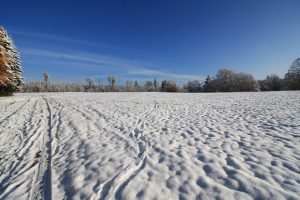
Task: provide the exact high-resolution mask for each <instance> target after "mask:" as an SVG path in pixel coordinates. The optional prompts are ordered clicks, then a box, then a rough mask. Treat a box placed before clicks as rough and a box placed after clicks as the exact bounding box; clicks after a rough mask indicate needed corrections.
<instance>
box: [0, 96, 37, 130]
mask: <svg viewBox="0 0 300 200" xmlns="http://www.w3.org/2000/svg"><path fill="white" fill-rule="evenodd" d="M30 99H31V98H29V99H28V100H27V101H26V102H25V103H24V104H22V106H20V107H19V108H17V109H16V110H15V111H13V112H12V113H10V114H8V115H7V116H5V117H3V118H2V119H0V125H2V123H3V122H5V121H7V120H8V119H9V118H10V117H11V116H13V115H14V114H16V113H17V112H19V111H20V110H21V109H22V108H24V106H25V105H26V104H27V103H28V102H29V101H30Z"/></svg>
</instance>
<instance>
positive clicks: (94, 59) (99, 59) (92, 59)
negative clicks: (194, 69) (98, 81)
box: [21, 48, 153, 67]
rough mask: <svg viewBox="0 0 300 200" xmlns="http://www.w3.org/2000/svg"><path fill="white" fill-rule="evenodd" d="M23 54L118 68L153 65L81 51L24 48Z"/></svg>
mask: <svg viewBox="0 0 300 200" xmlns="http://www.w3.org/2000/svg"><path fill="white" fill-rule="evenodd" d="M21 53H22V55H27V56H36V57H44V58H53V59H57V60H62V61H64V62H65V61H77V62H85V63H92V64H101V65H109V66H118V67H142V66H149V65H153V64H152V63H151V62H148V61H143V60H134V59H127V58H120V57H115V56H109V55H103V54H95V53H88V52H80V51H76V52H59V51H50V50H45V49H36V48H23V49H22V51H21Z"/></svg>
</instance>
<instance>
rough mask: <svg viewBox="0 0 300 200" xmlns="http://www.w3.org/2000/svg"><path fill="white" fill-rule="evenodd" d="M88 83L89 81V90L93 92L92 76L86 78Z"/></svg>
mask: <svg viewBox="0 0 300 200" xmlns="http://www.w3.org/2000/svg"><path fill="white" fill-rule="evenodd" d="M85 81H86V83H87V91H88V92H92V91H93V84H94V82H93V80H92V79H91V78H87V79H86V80H85Z"/></svg>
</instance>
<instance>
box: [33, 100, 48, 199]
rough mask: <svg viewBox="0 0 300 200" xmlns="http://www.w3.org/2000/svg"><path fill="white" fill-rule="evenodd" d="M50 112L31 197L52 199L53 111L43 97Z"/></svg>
mask: <svg viewBox="0 0 300 200" xmlns="http://www.w3.org/2000/svg"><path fill="white" fill-rule="evenodd" d="M43 100H44V101H45V104H46V110H47V112H48V113H49V114H48V124H47V125H48V129H47V134H46V135H43V138H42V142H41V147H40V149H41V157H40V159H39V163H38V167H37V170H36V173H35V176H34V180H33V183H32V189H31V191H30V199H46V200H48V199H49V200H51V199H52V178H51V177H52V171H51V160H52V159H51V157H52V145H51V142H52V111H51V107H50V104H49V102H48V100H47V99H46V98H45V97H43Z"/></svg>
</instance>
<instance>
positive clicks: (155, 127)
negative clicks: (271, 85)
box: [0, 92, 300, 199]
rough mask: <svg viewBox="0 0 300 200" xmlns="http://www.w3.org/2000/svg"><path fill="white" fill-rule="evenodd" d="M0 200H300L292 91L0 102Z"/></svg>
mask: <svg viewBox="0 0 300 200" xmlns="http://www.w3.org/2000/svg"><path fill="white" fill-rule="evenodd" d="M0 111H1V115H0V137H1V140H0V199H300V92H264V93H259V92H258V93H215V94H179V93H176V94H167V93H48V94H17V95H15V96H13V97H5V98H4V97H3V98H0Z"/></svg>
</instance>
